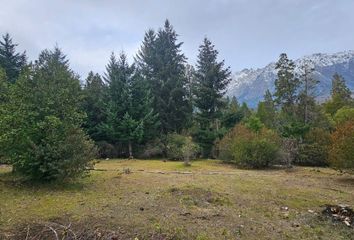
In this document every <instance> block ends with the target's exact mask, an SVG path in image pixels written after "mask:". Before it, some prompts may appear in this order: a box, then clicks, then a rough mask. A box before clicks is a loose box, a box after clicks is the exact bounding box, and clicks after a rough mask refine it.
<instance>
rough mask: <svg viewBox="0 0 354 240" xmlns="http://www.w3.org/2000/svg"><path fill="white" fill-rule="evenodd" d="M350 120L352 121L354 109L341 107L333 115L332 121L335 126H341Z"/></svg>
mask: <svg viewBox="0 0 354 240" xmlns="http://www.w3.org/2000/svg"><path fill="white" fill-rule="evenodd" d="M350 120H354V108H352V107H347V106H346V107H342V108H341V109H339V110H338V111H337V113H336V114H335V115H334V121H335V122H336V124H342V123H345V122H346V121H350Z"/></svg>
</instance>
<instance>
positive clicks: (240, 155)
mask: <svg viewBox="0 0 354 240" xmlns="http://www.w3.org/2000/svg"><path fill="white" fill-rule="evenodd" d="M258 131H259V132H254V131H252V130H251V129H249V128H247V127H246V126H244V125H242V124H239V125H237V126H236V127H235V128H234V129H232V130H231V132H229V133H228V134H227V135H226V136H225V137H224V138H223V139H222V140H221V141H220V143H219V149H220V150H219V151H220V155H219V157H220V158H221V159H223V160H225V161H228V162H232V163H235V164H237V165H239V166H241V167H251V168H265V167H269V166H270V165H271V164H273V163H275V161H276V160H277V158H278V151H279V137H278V135H277V134H276V133H275V132H273V131H271V130H269V129H265V128H262V129H259V130H258Z"/></svg>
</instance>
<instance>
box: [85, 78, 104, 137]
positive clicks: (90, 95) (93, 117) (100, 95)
mask: <svg viewBox="0 0 354 240" xmlns="http://www.w3.org/2000/svg"><path fill="white" fill-rule="evenodd" d="M107 90H108V88H107V86H106V85H105V84H104V81H103V80H102V78H101V76H100V75H99V74H97V73H96V74H94V73H93V72H90V73H89V74H88V77H87V78H86V82H85V85H84V89H83V92H84V99H83V109H84V111H85V112H86V115H87V118H86V121H85V124H84V127H85V128H86V129H87V132H88V134H89V135H90V137H91V138H92V139H93V140H95V141H102V140H105V138H106V136H105V134H104V132H102V131H101V128H100V125H101V123H102V122H104V121H105V120H106V112H105V108H106V104H107V103H106V100H107V97H108V93H107Z"/></svg>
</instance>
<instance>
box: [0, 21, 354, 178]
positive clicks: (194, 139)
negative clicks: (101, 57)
mask: <svg viewBox="0 0 354 240" xmlns="http://www.w3.org/2000/svg"><path fill="white" fill-rule="evenodd" d="M182 44H183V43H182V42H180V41H179V40H178V34H177V33H176V31H175V30H174V28H173V26H172V25H171V24H170V23H169V21H168V20H166V22H165V24H164V26H163V27H162V28H160V29H158V30H157V31H155V30H153V29H150V30H148V31H147V32H146V33H145V36H144V39H143V41H142V44H141V46H140V48H139V51H138V53H137V55H136V56H134V61H133V62H132V63H129V62H128V58H127V56H126V54H125V53H124V52H121V53H119V54H118V55H116V54H115V53H114V52H113V53H112V54H111V56H110V57H109V59H108V63H107V65H106V69H105V73H104V74H103V75H99V74H98V73H94V72H90V73H89V74H88V76H87V78H86V80H85V81H84V82H80V79H79V77H78V75H76V74H75V73H74V72H73V71H72V70H71V69H70V66H69V62H68V60H67V58H66V56H65V55H64V54H63V53H62V52H61V50H60V49H59V48H57V47H56V48H54V50H44V51H42V52H41V53H40V55H39V57H38V60H35V61H34V62H27V57H26V53H25V52H24V53H20V52H17V51H16V46H17V45H16V44H14V43H13V42H12V39H11V37H10V35H9V34H5V35H4V36H3V39H2V40H1V41H0V115H1V118H0V130H1V136H0V147H1V148H0V149H1V150H0V159H1V161H2V162H8V163H10V164H12V165H13V169H14V171H15V172H19V173H21V174H24V175H25V176H28V177H30V178H32V179H39V180H43V179H44V180H45V179H47V180H51V179H65V178H68V177H72V176H76V175H78V174H81V173H84V172H85V170H87V169H89V168H90V162H91V160H92V159H93V158H94V157H95V156H97V155H96V154H98V157H104V158H107V157H109V158H110V157H129V158H133V157H142V158H146V157H164V158H165V157H168V158H170V159H184V160H186V159H187V160H186V163H188V164H189V159H190V158H191V157H204V158H218V157H220V158H222V159H224V160H226V161H230V162H234V163H236V164H238V165H240V166H246V167H247V166H251V167H266V166H268V165H270V164H273V163H277V162H283V163H287V164H289V165H290V164H302V165H329V164H332V165H333V166H339V167H340V166H345V167H347V168H350V167H353V166H354V162H353V159H352V156H353V155H354V154H353V152H352V151H353V149H354V146H352V145H353V142H354V141H353V135H354V133H353V125H354V122H353V121H354V113H353V112H354V108H353V107H354V105H353V99H352V96H351V92H350V90H349V89H348V88H347V86H346V85H345V80H344V79H343V78H342V77H341V76H340V75H338V74H335V75H334V76H333V81H332V91H331V98H330V99H329V100H328V101H326V102H325V103H321V104H320V103H318V102H316V85H317V84H318V81H317V80H316V78H315V76H314V74H313V72H314V67H313V64H312V63H311V62H305V63H304V64H303V65H302V66H300V67H299V69H296V66H295V64H294V62H293V61H292V60H291V59H289V58H288V57H287V55H286V54H285V53H284V54H281V55H280V58H279V60H278V62H277V63H276V70H277V72H278V75H277V79H276V80H275V92H274V93H271V92H270V91H269V90H268V91H266V92H265V95H264V100H263V101H261V102H260V103H259V104H258V107H257V109H249V108H248V106H247V104H246V103H241V104H240V103H239V102H238V101H237V99H236V98H235V97H232V98H231V99H230V98H228V97H225V91H226V88H227V85H228V83H229V82H230V81H231V70H230V68H229V67H227V66H225V62H224V61H223V60H219V59H218V51H217V50H216V48H215V46H214V44H213V43H212V42H211V41H210V40H209V39H208V38H205V39H204V40H203V41H202V43H201V45H200V47H199V54H198V56H197V64H196V65H195V66H192V65H189V64H188V62H187V58H186V57H185V55H184V54H183V52H182V50H181V47H182ZM91 139H92V140H91ZM348 149H349V150H348ZM97 150H98V151H97ZM348 151H349V152H348ZM350 151H351V152H350Z"/></svg>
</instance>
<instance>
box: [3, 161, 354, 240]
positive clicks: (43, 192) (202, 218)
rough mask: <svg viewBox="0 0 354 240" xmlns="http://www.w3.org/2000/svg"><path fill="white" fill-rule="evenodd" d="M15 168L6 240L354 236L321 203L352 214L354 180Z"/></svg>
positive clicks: (8, 181)
mask: <svg viewBox="0 0 354 240" xmlns="http://www.w3.org/2000/svg"><path fill="white" fill-rule="evenodd" d="M10 170H11V169H10V168H9V167H4V166H2V167H1V166H0V239H1V237H3V238H5V239H7V238H8V239H21V238H19V236H26V233H28V232H30V233H31V231H32V232H33V231H36V229H37V228H36V226H38V225H40V224H44V223H48V222H50V223H53V222H54V223H60V224H66V225H68V224H69V223H72V225H73V226H76V227H77V228H78V229H79V228H80V229H86V228H87V229H95V232H97V229H98V228H99V229H105V230H107V231H108V230H109V231H115V232H116V234H117V236H120V237H118V238H117V239H135V238H137V239H139V240H140V239H199V240H202V239H203V240H205V239H354V230H353V229H351V228H348V227H346V226H343V225H341V224H333V223H332V222H331V221H330V220H327V219H325V218H324V217H323V216H322V215H321V210H322V209H323V205H324V204H339V203H343V204H348V205H351V206H352V207H354V206H353V205H354V177H353V176H351V175H346V174H339V173H338V172H336V171H333V170H330V169H324V168H316V169H313V168H300V167H299V168H298V167H297V168H294V169H293V170H291V171H287V170H284V169H283V170H276V169H274V170H258V171H256V170H240V169H236V168H234V167H233V166H230V165H226V164H222V163H221V162H220V161H216V160H204V161H194V162H193V163H192V166H191V167H186V166H184V165H183V163H181V162H163V161H155V160H109V161H101V162H99V163H98V164H96V166H95V170H94V171H91V174H90V176H88V177H85V178H83V179H79V180H76V181H75V182H68V183H65V184H53V183H51V184H40V185H39V184H34V185H33V184H28V183H21V182H20V181H19V180H18V179H16V177H14V176H12V175H11V174H10ZM285 207H288V210H285V209H286V208H285ZM309 210H311V211H309ZM38 231H39V230H38ZM21 234H22V235H21ZM23 234H24V235H23ZM88 238H89V237H88Z"/></svg>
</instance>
